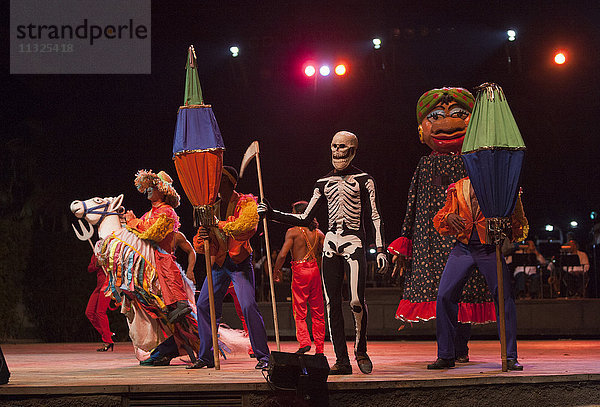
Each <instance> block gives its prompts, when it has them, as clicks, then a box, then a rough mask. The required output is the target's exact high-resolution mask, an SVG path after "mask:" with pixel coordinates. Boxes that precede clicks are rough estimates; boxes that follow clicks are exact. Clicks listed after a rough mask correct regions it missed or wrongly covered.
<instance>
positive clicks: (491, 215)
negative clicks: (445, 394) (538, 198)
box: [462, 83, 525, 371]
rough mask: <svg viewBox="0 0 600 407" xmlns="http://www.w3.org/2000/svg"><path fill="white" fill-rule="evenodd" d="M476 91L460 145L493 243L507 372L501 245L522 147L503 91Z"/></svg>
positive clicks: (514, 196)
mask: <svg viewBox="0 0 600 407" xmlns="http://www.w3.org/2000/svg"><path fill="white" fill-rule="evenodd" d="M477 90H478V93H477V98H476V100H475V107H474V108H473V113H472V115H471V121H470V122H469V126H468V127H467V133H466V135H465V140H464V142H463V146H462V159H463V161H464V163H465V168H466V170H467V174H468V175H469V178H470V179H471V184H472V185H473V189H474V190H475V195H476V196H477V201H478V202H479V207H480V208H481V212H482V213H483V215H484V216H485V218H486V220H487V227H488V235H489V237H490V238H491V240H492V242H493V243H494V244H495V245H496V266H497V275H498V313H499V318H498V323H499V324H500V327H499V328H500V344H501V357H502V371H507V370H508V364H507V357H506V324H505V317H504V283H503V273H502V263H501V256H500V246H501V245H502V241H503V240H504V238H505V237H508V236H509V232H508V230H510V225H511V223H510V216H511V214H512V212H513V210H514V208H515V203H516V201H517V190H518V184H519V178H520V175H521V167H522V165H523V158H524V156H525V143H524V142H523V138H522V137H521V133H520V132H519V129H518V127H517V123H516V122H515V119H514V117H513V114H512V112H511V111H510V108H509V107H508V102H507V101H506V96H505V95H504V91H503V90H502V88H500V86H498V85H496V84H495V83H484V84H482V85H480V86H479V87H478V88H477ZM492 242H490V243H492Z"/></svg>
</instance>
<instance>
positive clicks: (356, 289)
mask: <svg viewBox="0 0 600 407" xmlns="http://www.w3.org/2000/svg"><path fill="white" fill-rule="evenodd" d="M357 147H358V138H357V137H356V136H355V135H354V134H352V133H350V132H348V131H340V132H337V133H336V134H335V135H334V136H333V140H332V141H331V160H332V164H333V167H334V169H333V171H331V172H330V173H329V174H327V175H326V176H324V177H323V178H321V179H319V180H317V182H316V184H315V187H314V191H313V196H312V198H311V199H310V201H309V203H308V206H307V207H306V210H305V211H304V212H303V213H302V214H291V213H283V212H279V211H276V210H273V209H271V208H270V207H269V206H268V203H266V202H265V203H261V204H259V207H258V211H259V213H261V214H266V215H267V216H268V218H269V219H271V220H274V221H277V222H281V223H287V224H290V225H294V226H308V225H309V224H310V223H311V221H312V219H313V218H314V217H315V213H316V211H317V208H318V207H319V206H320V205H322V204H323V203H324V202H327V210H328V217H329V226H328V229H327V233H326V235H325V241H324V244H323V263H322V264H323V283H324V288H325V304H326V306H327V314H328V315H329V331H330V332H331V339H332V342H333V348H334V350H335V356H336V363H335V365H334V366H333V367H332V368H331V370H330V372H329V374H333V375H339V374H352V367H351V365H350V358H349V357H348V349H347V347H346V337H345V334H344V318H343V313H342V285H343V281H344V275H345V273H346V270H348V271H349V283H350V294H351V298H350V307H351V309H352V313H353V314H354V323H355V328H356V340H355V345H354V354H355V357H356V361H357V363H358V367H359V368H360V370H361V372H363V373H371V371H372V370H373V364H372V363H371V360H370V359H369V356H368V355H367V336H366V334H367V307H366V304H365V298H364V295H365V284H366V275H367V265H366V258H365V246H366V245H365V228H364V224H363V219H364V217H365V215H367V214H368V215H369V217H370V218H371V222H372V224H373V227H374V229H375V233H374V236H375V243H376V245H377V266H378V268H379V272H384V271H385V269H386V268H387V257H386V254H385V253H384V247H385V246H384V238H383V222H382V220H381V216H380V213H379V204H378V201H377V196H376V192H375V181H374V180H373V178H372V177H371V176H370V175H369V174H367V173H365V172H363V171H361V170H359V169H358V168H356V167H354V166H351V165H350V163H351V161H352V159H353V158H354V156H355V155H356V149H357Z"/></svg>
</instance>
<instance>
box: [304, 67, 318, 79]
mask: <svg viewBox="0 0 600 407" xmlns="http://www.w3.org/2000/svg"><path fill="white" fill-rule="evenodd" d="M315 73H317V68H315V66H314V65H311V64H308V65H305V66H304V75H306V76H308V77H309V78H310V77H311V76H313V75H314V74H315Z"/></svg>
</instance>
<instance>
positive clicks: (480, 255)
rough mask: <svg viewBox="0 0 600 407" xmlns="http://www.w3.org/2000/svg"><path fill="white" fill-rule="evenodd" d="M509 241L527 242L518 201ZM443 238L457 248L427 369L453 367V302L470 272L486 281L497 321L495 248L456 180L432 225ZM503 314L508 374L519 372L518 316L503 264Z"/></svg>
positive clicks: (471, 198) (465, 183)
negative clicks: (453, 239)
mask: <svg viewBox="0 0 600 407" xmlns="http://www.w3.org/2000/svg"><path fill="white" fill-rule="evenodd" d="M511 223H512V240H513V241H521V240H523V239H525V237H526V236H527V231H528V229H529V226H528V224H527V219H526V218H525V215H524V213H523V206H522V204H521V199H520V197H519V198H517V203H516V205H515V210H514V212H513V214H512V217H511ZM433 224H434V226H435V228H436V229H437V230H438V232H439V233H440V234H442V235H456V239H457V242H456V245H455V246H454V248H453V249H452V251H451V252H450V256H449V257H448V262H447V263H446V267H445V268H444V272H443V273H442V278H441V280H440V285H439V288H438V296H437V301H436V315H437V319H436V329H437V344H438V358H437V360H436V361H435V362H434V363H432V364H429V365H427V369H446V368H449V367H454V357H455V356H454V355H455V354H456V353H455V349H454V339H455V336H456V328H457V325H458V299H459V297H460V294H461V292H462V289H463V286H464V285H465V283H466V281H467V279H468V278H469V276H470V275H471V273H472V272H473V270H474V269H475V268H477V269H479V271H480V272H481V273H482V274H483V276H484V277H485V280H486V282H487V284H488V287H489V289H490V292H491V293H492V295H493V297H494V303H495V305H496V319H498V278H497V271H496V248H495V246H494V245H492V244H487V242H486V219H485V218H484V216H483V214H482V213H481V210H480V208H479V203H478V202H477V197H476V196H475V191H474V190H473V187H472V186H471V181H470V180H469V178H468V177H466V178H462V179H460V180H458V181H457V182H456V183H455V184H452V185H450V186H449V188H448V197H447V200H446V204H445V206H444V207H443V208H442V209H440V210H439V212H438V213H437V214H436V215H435V217H434V219H433ZM502 267H503V272H504V311H505V320H506V344H507V346H506V347H507V352H506V353H507V361H508V369H509V370H523V366H522V365H521V364H520V363H519V362H518V361H517V315H516V307H515V299H514V296H513V292H512V289H511V287H510V275H509V273H508V268H507V266H506V262H505V261H504V258H502Z"/></svg>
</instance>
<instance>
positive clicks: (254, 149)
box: [240, 141, 263, 199]
mask: <svg viewBox="0 0 600 407" xmlns="http://www.w3.org/2000/svg"><path fill="white" fill-rule="evenodd" d="M258 153H259V149H258V141H253V142H252V144H250V147H248V149H247V150H246V152H245V153H244V158H242V165H240V178H242V177H243V176H244V171H245V170H246V167H247V166H248V164H249V163H250V161H252V159H253V158H254V157H255V156H256V155H257V154H258ZM262 198H263V197H262V196H261V199H262Z"/></svg>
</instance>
